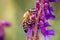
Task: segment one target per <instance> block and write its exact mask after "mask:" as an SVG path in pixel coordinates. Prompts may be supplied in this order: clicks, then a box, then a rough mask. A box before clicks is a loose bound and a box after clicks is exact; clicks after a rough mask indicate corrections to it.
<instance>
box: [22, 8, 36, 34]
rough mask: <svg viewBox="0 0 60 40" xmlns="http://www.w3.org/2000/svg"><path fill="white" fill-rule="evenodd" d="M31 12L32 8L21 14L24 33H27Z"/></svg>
mask: <svg viewBox="0 0 60 40" xmlns="http://www.w3.org/2000/svg"><path fill="white" fill-rule="evenodd" d="M33 12H35V9H34V8H32V9H29V10H27V11H26V12H25V13H24V15H23V20H22V26H23V29H24V32H25V33H27V31H28V27H29V25H31V20H30V18H31V16H32V15H33V14H34V13H33Z"/></svg>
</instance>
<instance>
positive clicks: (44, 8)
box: [23, 0, 57, 40]
mask: <svg viewBox="0 0 60 40" xmlns="http://www.w3.org/2000/svg"><path fill="white" fill-rule="evenodd" d="M51 2H57V0H37V1H36V7H35V8H33V10H30V11H29V12H30V13H31V15H30V17H29V20H28V21H25V22H24V23H25V24H23V27H26V26H28V27H26V28H27V37H28V39H27V40H40V37H39V33H38V30H40V31H41V33H42V34H43V36H44V40H50V35H55V32H54V30H47V29H46V28H47V27H50V26H51V25H50V24H49V23H48V20H54V19H55V16H54V14H53V12H54V9H53V8H52V6H51V5H50V3H51ZM27 19H28V17H27Z"/></svg>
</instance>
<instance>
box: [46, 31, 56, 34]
mask: <svg viewBox="0 0 60 40" xmlns="http://www.w3.org/2000/svg"><path fill="white" fill-rule="evenodd" d="M47 34H48V35H55V31H54V30H47Z"/></svg>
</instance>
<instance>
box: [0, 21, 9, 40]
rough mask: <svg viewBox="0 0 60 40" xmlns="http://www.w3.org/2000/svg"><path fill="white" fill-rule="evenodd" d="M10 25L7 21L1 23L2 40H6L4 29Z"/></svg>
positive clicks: (0, 36) (0, 35)
mask: <svg viewBox="0 0 60 40" xmlns="http://www.w3.org/2000/svg"><path fill="white" fill-rule="evenodd" d="M9 26H10V23H9V22H7V21H0V40H4V36H5V33H4V27H9Z"/></svg>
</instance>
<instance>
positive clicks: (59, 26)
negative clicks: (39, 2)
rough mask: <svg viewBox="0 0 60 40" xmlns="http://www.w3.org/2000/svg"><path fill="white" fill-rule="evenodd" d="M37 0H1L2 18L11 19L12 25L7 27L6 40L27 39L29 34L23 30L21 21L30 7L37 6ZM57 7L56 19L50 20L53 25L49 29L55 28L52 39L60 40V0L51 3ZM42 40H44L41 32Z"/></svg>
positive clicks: (0, 13) (0, 11) (0, 16)
mask: <svg viewBox="0 0 60 40" xmlns="http://www.w3.org/2000/svg"><path fill="white" fill-rule="evenodd" d="M35 2H36V0H0V20H6V21H9V22H10V23H11V24H12V25H11V27H10V28H5V29H4V31H5V40H27V35H26V33H25V32H24V31H23V29H22V27H21V25H20V23H21V21H22V19H23V14H24V12H25V11H27V10H28V9H30V8H33V7H35ZM51 4H52V6H53V7H54V9H55V12H54V14H55V16H56V19H55V20H54V21H49V22H50V24H51V25H52V26H51V28H49V29H54V30H55V32H56V35H55V36H51V40H60V0H58V2H57V3H51ZM40 36H41V37H40V38H41V40H44V37H43V35H42V34H40Z"/></svg>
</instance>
